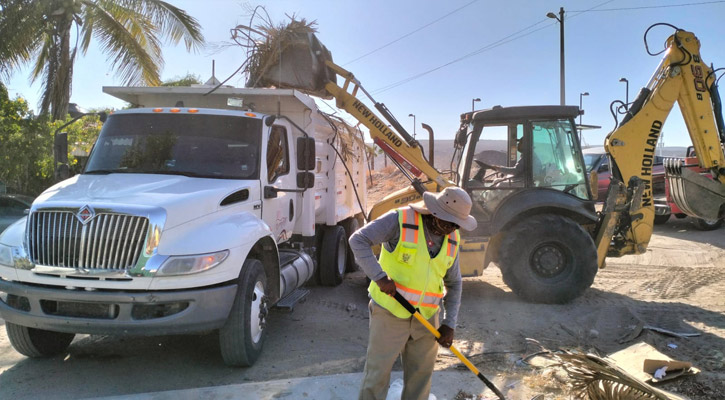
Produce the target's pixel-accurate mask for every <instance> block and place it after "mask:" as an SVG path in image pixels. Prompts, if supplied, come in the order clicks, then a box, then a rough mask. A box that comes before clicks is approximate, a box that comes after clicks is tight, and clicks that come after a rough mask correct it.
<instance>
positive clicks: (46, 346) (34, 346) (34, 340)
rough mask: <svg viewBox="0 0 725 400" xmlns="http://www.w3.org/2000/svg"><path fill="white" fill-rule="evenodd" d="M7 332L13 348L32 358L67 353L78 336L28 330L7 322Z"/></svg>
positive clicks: (25, 327)
mask: <svg viewBox="0 0 725 400" xmlns="http://www.w3.org/2000/svg"><path fill="white" fill-rule="evenodd" d="M5 330H6V331H7V333H8V339H10V344H11V345H12V346H13V348H14V349H15V350H16V351H17V352H18V353H20V354H22V355H25V356H28V357H30V358H44V357H52V356H57V355H58V354H63V353H65V351H66V350H68V346H70V343H71V342H72V341H73V338H74V337H75V336H76V335H75V334H74V333H64V332H53V331H46V330H44V329H36V328H28V327H27V326H21V325H16V324H13V323H10V322H5Z"/></svg>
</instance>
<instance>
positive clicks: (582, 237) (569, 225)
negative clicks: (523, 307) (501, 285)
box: [499, 215, 598, 304]
mask: <svg viewBox="0 0 725 400" xmlns="http://www.w3.org/2000/svg"><path fill="white" fill-rule="evenodd" d="M500 260H501V262H500V264H499V265H500V267H501V273H502V275H503V280H504V282H505V283H506V285H508V287H510V288H511V290H513V292H514V293H515V294H516V295H518V296H519V297H521V298H523V299H525V300H528V301H532V302H536V303H559V304H561V303H567V302H569V301H571V300H573V299H574V298H576V297H578V296H579V295H581V294H582V293H583V292H584V290H586V289H587V288H589V286H591V285H592V282H594V276H595V275H596V274H597V269H598V268H597V252H596V247H595V246H594V241H593V240H592V238H591V236H590V235H589V233H587V232H586V231H585V230H584V229H583V228H582V227H581V226H579V225H578V224H577V223H576V222H574V221H572V220H570V219H568V218H566V217H562V216H559V215H537V216H534V217H531V218H529V219H527V220H524V221H522V222H519V223H518V224H516V225H514V226H513V228H512V229H510V230H509V231H508V232H507V233H506V234H505V236H504V238H503V240H502V242H501V255H500Z"/></svg>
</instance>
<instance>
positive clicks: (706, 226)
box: [695, 218, 723, 231]
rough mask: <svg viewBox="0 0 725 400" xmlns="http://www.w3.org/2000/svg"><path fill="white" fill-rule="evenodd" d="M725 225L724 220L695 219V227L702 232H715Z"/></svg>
mask: <svg viewBox="0 0 725 400" xmlns="http://www.w3.org/2000/svg"><path fill="white" fill-rule="evenodd" d="M722 224H723V220H722V219H714V220H707V219H702V218H695V226H696V227H697V229H699V230H701V231H714V230H715V229H717V228H719V227H721V226H722Z"/></svg>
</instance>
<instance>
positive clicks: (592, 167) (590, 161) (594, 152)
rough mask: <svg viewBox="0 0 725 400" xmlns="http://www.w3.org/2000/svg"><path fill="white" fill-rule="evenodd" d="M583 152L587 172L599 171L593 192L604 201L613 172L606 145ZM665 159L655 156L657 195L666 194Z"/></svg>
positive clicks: (654, 184)
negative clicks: (605, 149) (595, 189)
mask: <svg viewBox="0 0 725 400" xmlns="http://www.w3.org/2000/svg"><path fill="white" fill-rule="evenodd" d="M582 153H583V154H584V164H586V167H587V173H590V172H592V171H597V179H598V180H597V182H598V183H597V186H598V187H597V193H593V194H594V195H596V196H597V197H596V198H595V200H597V201H604V199H605V198H606V197H607V189H608V188H609V177H610V176H611V174H612V173H611V171H610V169H609V157H607V153H606V152H605V151H604V147H590V148H588V149H584V150H583V151H582ZM663 160H664V157H661V156H655V163H654V165H653V167H652V193H653V195H654V196H655V197H658V196H663V195H664V194H665V166H664V164H663V163H662V161H663ZM668 218H669V217H668Z"/></svg>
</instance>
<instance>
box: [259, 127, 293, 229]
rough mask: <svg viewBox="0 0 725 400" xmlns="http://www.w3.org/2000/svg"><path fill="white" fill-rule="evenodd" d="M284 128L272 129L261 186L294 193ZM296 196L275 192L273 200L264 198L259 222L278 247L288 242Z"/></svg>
mask: <svg viewBox="0 0 725 400" xmlns="http://www.w3.org/2000/svg"><path fill="white" fill-rule="evenodd" d="M289 131H290V130H289V129H288V127H287V126H286V125H273V126H272V128H271V129H270V131H269V137H268V140H267V143H266V145H265V149H263V151H264V153H263V154H265V155H266V156H265V159H264V160H265V162H263V163H262V164H263V170H266V171H263V174H262V176H260V179H261V181H262V186H263V187H264V186H272V187H274V188H278V189H295V188H296V181H295V175H294V174H293V173H292V171H291V170H292V168H293V167H292V163H291V162H290V137H289ZM296 197H297V196H296V193H289V192H277V193H276V197H271V196H266V195H265V199H264V201H263V203H262V219H263V220H264V222H266V223H267V225H269V227H270V228H271V229H272V232H273V233H274V237H275V239H276V240H277V243H282V242H285V241H287V240H288V239H289V238H290V237H291V236H292V228H293V227H294V223H295V221H294V216H295V210H296V206H297V204H296Z"/></svg>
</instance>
